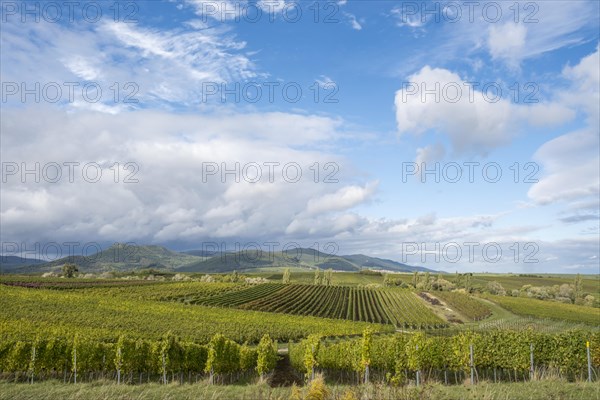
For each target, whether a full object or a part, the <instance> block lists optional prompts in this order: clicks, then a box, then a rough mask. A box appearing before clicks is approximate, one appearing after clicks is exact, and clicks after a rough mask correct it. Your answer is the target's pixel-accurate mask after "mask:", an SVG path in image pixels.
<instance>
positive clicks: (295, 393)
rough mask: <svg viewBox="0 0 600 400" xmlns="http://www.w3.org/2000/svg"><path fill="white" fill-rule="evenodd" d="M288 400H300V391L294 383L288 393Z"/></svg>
mask: <svg viewBox="0 0 600 400" xmlns="http://www.w3.org/2000/svg"><path fill="white" fill-rule="evenodd" d="M289 400H302V390H300V388H299V387H298V385H296V382H294V384H293V385H292V390H291V393H290V399H289Z"/></svg>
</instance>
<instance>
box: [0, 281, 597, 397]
mask: <svg viewBox="0 0 600 400" xmlns="http://www.w3.org/2000/svg"><path fill="white" fill-rule="evenodd" d="M346 275H347V276H346V278H345V279H346V280H347V281H352V279H353V276H352V274H350V273H346ZM354 275H355V276H357V277H356V279H357V281H359V280H361V279H362V276H369V275H367V274H354ZM359 275H362V276H359ZM256 276H257V275H253V276H252V277H256ZM334 276H335V274H334ZM375 276H376V275H375ZM407 276H408V275H407ZM247 282H251V280H250V281H246V280H243V281H241V282H237V283H232V282H200V281H190V280H188V281H147V280H145V281H142V280H119V279H113V280H90V281H86V280H82V279H73V280H65V279H57V278H53V279H36V278H35V277H29V278H22V277H21V278H19V277H10V278H9V279H8V282H6V283H9V284H8V285H6V284H5V285H1V286H0V290H1V291H2V296H1V297H0V330H1V332H2V334H1V336H0V370H1V372H0V373H2V374H3V375H2V376H4V377H5V379H8V380H9V381H11V382H12V381H17V382H23V381H24V380H28V379H33V377H35V379H37V380H40V381H47V382H45V383H41V384H38V383H35V384H34V385H32V386H31V387H32V388H35V387H39V386H36V385H40V386H44V385H51V384H52V382H53V381H54V380H56V379H58V380H60V379H61V377H62V379H63V380H64V381H65V382H66V383H67V385H60V384H58V383H55V384H56V385H57V386H55V387H56V390H59V391H61V393H65V396H70V395H71V394H69V393H70V392H69V390H70V388H71V386H74V385H73V383H72V382H73V381H74V380H75V379H76V378H75V377H76V376H78V377H79V378H78V381H77V382H79V383H78V384H77V385H83V386H81V387H83V388H87V387H89V388H90V390H91V391H90V392H89V393H90V394H89V395H90V396H92V394H91V393H93V390H95V389H92V387H93V386H86V385H93V384H94V383H93V382H98V386H99V387H102V388H106V390H110V389H109V388H110V387H111V385H112V382H115V381H116V380H122V381H123V382H125V383H129V384H132V383H136V385H135V386H137V385H140V383H141V382H149V384H141V385H140V386H139V387H148V388H149V389H148V390H149V391H148V392H144V393H142V394H140V393H137V394H138V395H140V396H141V398H143V396H144V395H146V394H147V395H148V396H154V395H156V394H157V393H163V392H162V390H164V389H163V387H165V386H164V385H158V384H157V383H160V382H163V383H169V382H170V384H169V385H167V386H166V387H177V388H181V390H182V396H185V394H183V393H184V392H185V390H184V388H186V387H197V388H199V390H206V393H207V396H209V393H212V392H210V388H212V387H213V385H207V379H208V376H209V375H210V376H212V372H211V373H210V374H209V369H207V368H208V367H207V365H209V364H210V365H218V366H219V367H218V368H219V369H218V370H217V371H218V372H216V373H215V376H216V377H217V378H215V379H220V380H221V381H220V382H222V383H235V385H229V384H228V385H226V386H225V387H226V392H227V393H230V394H231V396H232V397H231V398H236V397H235V396H238V395H239V396H241V397H240V398H244V396H248V393H253V395H256V393H257V392H254V391H253V390H259V391H261V392H260V393H261V394H259V396H266V395H267V394H266V393H270V394H269V395H271V394H272V395H273V396H283V398H287V397H285V396H288V395H289V393H290V392H289V391H288V390H289V388H274V389H270V388H268V387H267V386H261V385H255V382H257V374H256V368H257V365H258V364H257V363H258V359H259V357H258V348H259V346H260V343H262V341H263V339H264V337H265V334H266V335H268V336H267V337H268V340H269V343H272V344H271V345H269V346H272V347H269V348H271V349H272V350H270V351H271V354H274V355H273V357H275V358H278V360H279V361H277V363H280V362H283V361H285V360H287V361H286V362H287V363H288V364H289V366H288V367H281V366H279V364H277V365H278V366H276V367H274V366H275V364H271V368H275V370H274V372H272V373H273V374H275V375H273V376H272V378H269V379H273V380H274V381H275V382H277V381H278V380H279V378H277V377H276V376H277V374H280V373H282V372H281V371H282V370H281V368H283V371H287V372H285V373H286V374H288V375H289V374H293V376H295V377H296V378H294V379H299V381H300V382H301V381H302V379H303V377H304V376H306V374H307V370H306V362H308V361H307V360H313V362H314V364H313V367H314V368H315V370H316V371H317V372H319V373H323V374H324V377H325V380H326V384H327V385H328V387H329V390H330V392H331V393H340V394H342V393H343V391H344V390H346V391H347V390H349V388H352V390H355V391H356V390H358V391H360V390H366V389H365V388H366V387H367V386H356V384H357V383H358V378H357V377H360V376H362V374H364V371H365V370H364V365H365V364H364V362H365V361H364V357H365V354H367V356H368V357H369V358H370V360H371V361H369V365H370V377H371V378H370V379H371V381H372V382H376V385H375V386H373V387H372V390H380V391H381V393H384V394H382V396H396V395H399V393H401V395H407V396H414V395H415V393H418V396H420V395H422V394H423V393H431V396H438V395H439V396H444V395H446V394H447V393H448V392H444V387H445V386H444V385H439V382H444V381H446V383H447V384H448V385H449V386H452V387H456V388H461V387H462V384H463V382H464V381H465V379H466V377H467V375H466V374H465V370H466V369H468V368H467V367H468V347H469V345H470V344H472V345H473V350H474V357H475V361H474V364H473V365H474V368H476V370H477V374H478V375H477V376H478V379H479V380H480V381H478V385H477V386H479V385H480V384H481V385H485V383H484V382H485V381H488V382H489V381H490V380H492V379H494V380H495V379H496V377H497V380H498V382H509V381H510V382H513V383H511V384H509V385H516V383H514V382H515V381H528V380H529V379H530V378H529V369H528V368H529V360H530V358H529V357H530V353H529V350H530V345H533V346H534V348H535V351H534V353H533V354H534V358H535V360H536V371H537V372H536V373H538V374H540V376H542V375H544V374H548V375H549V376H556V377H558V378H559V379H567V380H569V381H573V380H583V379H585V374H586V371H587V370H586V359H585V343H586V341H589V342H590V343H591V355H592V367H593V369H592V371H593V373H594V374H597V371H598V369H599V367H600V336H598V334H599V332H600V330H599V329H598V326H597V325H598V324H597V323H596V324H594V317H595V315H597V314H596V313H597V311H598V309H597V308H592V307H586V306H579V305H568V304H561V303H556V302H550V301H545V302H544V301H538V300H532V299H527V298H511V297H505V296H491V295H485V296H484V297H483V298H479V297H475V296H472V295H468V294H464V293H462V292H442V291H429V292H427V293H429V295H430V296H431V297H432V298H433V297H437V298H439V299H440V300H442V301H444V302H445V303H446V304H448V306H449V307H452V308H453V309H455V310H456V311H457V312H460V313H461V315H464V316H465V317H467V318H468V319H469V322H466V323H464V324H458V323H455V322H454V321H452V320H446V319H445V316H443V315H440V314H439V313H437V312H436V311H434V310H435V309H436V307H443V306H436V305H432V304H430V303H429V302H428V301H426V300H425V299H424V298H421V297H419V294H423V293H422V292H421V291H420V290H414V289H401V288H397V287H381V286H374V285H372V284H370V285H369V286H363V285H362V284H357V283H356V282H353V284H351V285H332V286H328V285H315V284H296V283H291V284H283V283H281V282H277V281H271V283H253V284H252V283H247ZM511 301H512V302H511ZM513 303H514V304H516V305H517V306H515V305H514V304H513ZM532 304H534V307H532V306H531V305H532ZM557 305H559V306H568V307H565V308H564V311H562V312H561V313H558V314H556V311H555V310H556V308H555V307H556V306H557ZM519 306H520V307H525V308H526V309H528V310H530V313H531V314H532V315H533V316H531V317H528V316H524V314H522V313H520V311H519V310H520V309H519V308H518V307H519ZM515 307H516V308H515ZM547 310H554V311H553V312H552V311H547ZM548 312H550V313H551V314H554V315H555V316H556V315H562V314H565V315H567V314H568V318H566V319H563V320H549V319H547V318H548V317H547V316H546V314H547V313H548ZM544 318H546V319H544ZM399 332H400V333H399ZM365 335H372V339H369V340H372V341H371V344H369V345H368V347H367V349H368V350H367V353H365V350H364V349H365V347H364V346H365V345H364V343H365V340H366V339H365V337H366V336H365ZM261 338H262V339H261ZM271 340H274V341H276V342H270V341H271ZM263 348H264V347H263ZM309 348H310V349H313V348H314V349H316V350H315V353H314V354H312V350H311V351H308V350H307V349H309ZM276 349H279V352H280V353H279V356H276V355H275V354H277V353H276ZM507 349H508V350H507ZM75 354H76V355H77V356H76V357H75ZM211 354H212V355H211ZM308 354H312V355H310V357H309V356H308ZM263 359H264V358H263ZM76 360H77V361H76ZM209 360H212V361H209ZM274 360H275V359H272V361H271V362H273V363H274V362H275V361H274ZM282 360H283V361H282ZM215 363H216V364H215ZM465 363H466V364H465ZM284 364H285V363H284ZM161 365H162V366H161ZM286 365H287V364H286ZM286 368H287V369H286ZM212 370H213V367H210V371H212ZM420 370H423V371H425V370H427V371H428V372H427V375H422V376H421V387H419V388H418V389H417V388H414V384H415V376H416V375H415V374H416V371H420ZM117 371H118V373H117ZM291 371H293V372H291ZM496 373H497V376H496V375H494V374H496ZM211 379H212V378H211ZM69 382H71V383H69ZM89 382H92V383H89ZM101 382H102V383H101ZM152 382H154V385H153V384H152ZM340 383H341V384H342V386H339V385H340ZM2 384H5V385H7V386H6V388H7V390H8V391H9V392H10V391H12V390H13V386H11V385H14V387H18V386H19V384H18V383H13V384H8V383H2ZM506 384H507V383H503V384H502V385H506ZM532 384H533V382H532ZM240 385H243V386H240ZM344 385H346V386H344ZM395 385H398V386H395ZM498 385H501V384H498ZM130 386H131V385H127V387H130ZM427 387H428V388H430V389H427V390H431V392H424V390H426V388H427ZM501 387H505V386H495V388H497V389H500V388H501ZM573 387H574V388H575V387H576V386H573ZM200 388H202V389H200ZM236 388H237V389H236ZM242 388H244V389H242ZM258 388H261V389H258ZM342 388H344V389H342ZM49 390H50V389H49ZM83 390H85V389H83ZM127 390H130V389H127ZM300 390H302V391H304V392H306V391H307V390H308V386H305V387H304V388H302V389H300ZM340 390H341V391H340ZM369 390H371V389H369ZM393 390H398V391H397V392H393V393H392V391H393ZM493 390H496V389H493ZM574 390H575V389H574ZM586 390H589V389H586ZM50 391H51V390H50ZM63 391H64V392H63ZM457 392H458V391H457ZM78 393H80V392H78ZM129 393H133V392H129ZM73 396H75V397H73V398H77V397H76V396H78V394H73ZM157 396H160V395H157ZM67 398H68V397H67ZM83 398H85V397H83ZM150 398H152V397H150ZM209 398H210V397H209ZM259 398H264V397H259ZM331 398H335V397H331ZM383 398H385V397H383ZM389 398H397V397H389ZM408 398H410V397H408ZM431 398H436V397H431ZM440 398H446V397H440Z"/></svg>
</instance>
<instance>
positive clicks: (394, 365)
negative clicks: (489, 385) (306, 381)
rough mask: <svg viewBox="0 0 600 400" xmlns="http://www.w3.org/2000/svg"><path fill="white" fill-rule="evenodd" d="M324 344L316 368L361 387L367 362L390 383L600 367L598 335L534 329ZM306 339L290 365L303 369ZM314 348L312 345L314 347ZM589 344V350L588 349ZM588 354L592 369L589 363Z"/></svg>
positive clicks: (573, 374)
mask: <svg viewBox="0 0 600 400" xmlns="http://www.w3.org/2000/svg"><path fill="white" fill-rule="evenodd" d="M364 343H365V339H364V337H363V339H360V338H353V339H347V340H341V341H328V340H324V341H322V342H321V343H320V346H319V351H318V353H317V355H316V357H315V364H317V365H318V366H319V368H320V369H321V370H322V371H323V372H325V373H326V375H327V374H329V375H331V376H332V377H333V378H335V379H338V380H339V379H343V378H344V377H347V378H349V379H350V380H351V381H353V382H354V383H359V382H361V381H362V380H363V379H364V376H365V363H364V360H365V359H366V358H368V359H369V361H370V363H369V367H370V373H371V375H372V376H373V375H376V376H379V379H381V380H384V381H386V382H388V383H391V384H398V383H406V382H408V381H409V380H413V381H417V379H419V377H420V378H421V380H422V379H424V378H425V379H435V380H439V381H443V382H445V383H449V382H452V383H462V381H463V380H464V379H470V380H473V381H474V382H473V383H475V382H476V381H477V380H478V379H481V378H485V379H488V380H493V381H499V380H516V381H518V380H531V379H536V378H540V377H543V376H545V375H550V376H556V375H560V376H563V377H566V378H568V379H577V378H580V379H590V380H591V379H597V375H596V374H597V372H596V371H597V370H598V369H599V368H600V333H599V332H590V331H582V330H577V331H569V332H563V333H559V334H545V333H537V332H534V331H521V332H516V331H503V330H492V331H488V332H483V333H475V332H469V331H464V332H461V333H458V334H456V335H454V336H450V337H447V336H432V335H427V334H425V333H423V332H418V333H412V334H395V335H392V336H379V337H374V338H373V339H372V340H369V341H368V343H369V349H368V351H369V352H370V354H369V355H368V356H365V351H367V350H365V345H364ZM308 345H309V343H308V341H301V342H299V343H290V345H289V349H290V360H291V362H292V365H293V366H294V367H295V368H297V369H299V370H303V369H304V365H303V360H304V358H303V357H304V354H305V352H306V351H307V346H308ZM310 345H311V346H313V347H314V343H313V342H311V343H310ZM588 345H589V351H588V347H587V346H588ZM588 354H589V365H588Z"/></svg>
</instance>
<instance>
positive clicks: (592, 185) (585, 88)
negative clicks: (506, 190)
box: [528, 49, 600, 219]
mask: <svg viewBox="0 0 600 400" xmlns="http://www.w3.org/2000/svg"><path fill="white" fill-rule="evenodd" d="M599 70H600V58H599V50H598V49H596V51H595V52H594V53H592V54H590V55H588V56H586V57H584V58H583V59H582V60H581V62H580V63H578V64H577V65H575V66H574V67H567V68H565V70H564V72H563V73H564V75H565V76H566V77H567V78H569V79H571V80H572V85H571V87H570V88H569V89H568V90H566V91H564V92H562V93H561V95H560V98H561V100H562V101H563V102H564V103H566V104H569V105H571V106H573V107H574V108H580V109H581V111H582V113H583V114H584V115H585V122H586V126H585V127H584V128H582V129H579V130H577V131H574V132H570V133H567V134H564V135H562V136H559V137H557V138H555V139H553V140H550V141H548V142H546V143H544V144H543V145H542V146H541V147H540V148H539V149H538V150H537V151H536V153H535V154H534V159H535V160H537V161H538V162H539V163H540V164H541V165H542V166H543V173H544V176H543V177H542V178H541V179H540V181H539V182H538V183H536V184H534V185H533V186H532V187H531V189H530V190H529V192H528V196H529V198H531V199H532V200H534V201H535V202H537V203H540V204H548V203H552V202H557V201H567V202H570V203H572V204H574V205H581V204H582V202H583V203H584V204H589V201H590V199H594V204H598V197H599V194H600V154H599V153H600V137H599V132H598V129H599V126H598V124H599V121H600V110H599V109H598V104H599V102H600V78H599V76H598V75H599ZM576 208H579V206H576ZM567 218H569V217H567ZM563 219H564V218H563Z"/></svg>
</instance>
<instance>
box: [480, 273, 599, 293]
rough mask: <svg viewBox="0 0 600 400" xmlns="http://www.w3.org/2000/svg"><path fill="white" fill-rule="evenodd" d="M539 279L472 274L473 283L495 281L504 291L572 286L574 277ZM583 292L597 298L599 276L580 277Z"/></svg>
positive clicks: (507, 275) (549, 276)
mask: <svg viewBox="0 0 600 400" xmlns="http://www.w3.org/2000/svg"><path fill="white" fill-rule="evenodd" d="M540 276H541V277H538V276H536V277H530V276H519V275H510V274H474V276H473V283H474V284H479V285H481V286H482V287H485V286H486V285H487V283H488V282H491V281H496V282H498V283H500V284H501V285H502V287H504V289H506V290H513V289H517V290H518V289H521V287H522V286H523V285H532V286H554V285H562V284H563V283H568V284H573V282H574V280H575V275H558V276H555V275H540ZM582 278H583V291H584V292H588V293H592V295H594V296H597V295H598V294H600V276H599V275H593V276H592V275H582Z"/></svg>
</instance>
